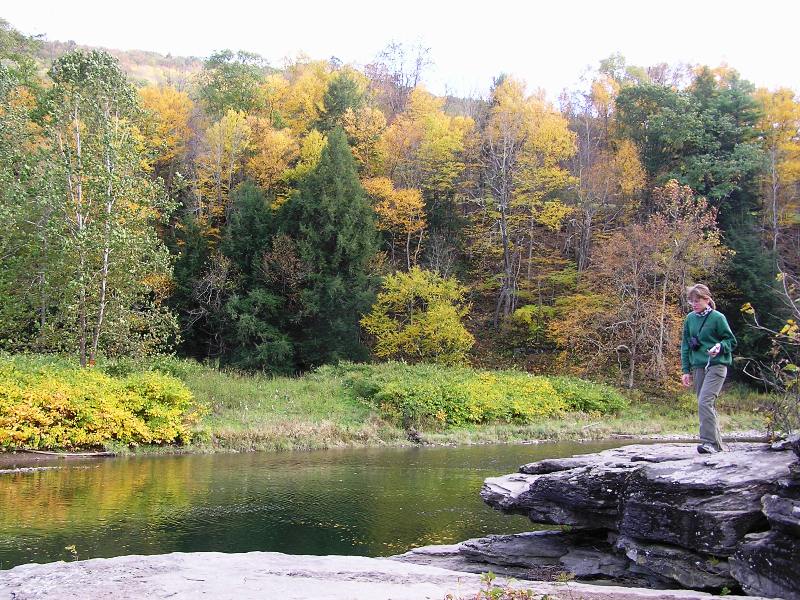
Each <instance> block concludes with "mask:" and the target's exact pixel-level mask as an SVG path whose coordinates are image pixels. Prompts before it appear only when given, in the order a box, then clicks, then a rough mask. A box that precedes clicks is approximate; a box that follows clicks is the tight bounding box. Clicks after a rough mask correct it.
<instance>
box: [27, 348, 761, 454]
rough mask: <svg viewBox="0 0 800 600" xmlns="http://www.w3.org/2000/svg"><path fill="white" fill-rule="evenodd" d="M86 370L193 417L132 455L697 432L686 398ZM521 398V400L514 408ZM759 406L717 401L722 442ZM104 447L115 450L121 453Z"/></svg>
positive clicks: (506, 380) (349, 376)
mask: <svg viewBox="0 0 800 600" xmlns="http://www.w3.org/2000/svg"><path fill="white" fill-rule="evenodd" d="M14 361H15V362H16V363H17V364H18V365H23V366H26V367H28V368H34V367H38V366H41V365H43V364H54V363H55V364H59V365H62V366H63V365H65V364H69V361H64V360H63V359H52V358H47V357H14ZM96 368H97V369H99V370H101V371H102V372H103V373H105V374H108V375H109V376H112V377H119V378H125V377H130V376H131V375H132V374H136V373H141V372H142V371H157V372H159V373H162V374H164V375H168V376H172V377H175V378H176V379H178V380H180V381H182V382H183V383H184V384H185V386H186V387H187V388H188V389H189V390H190V391H191V392H192V394H193V395H194V398H195V400H196V401H197V402H198V403H199V405H201V406H203V407H205V414H204V415H203V416H202V417H201V418H200V419H199V421H197V422H196V423H194V424H193V425H192V431H193V436H192V440H191V442H190V443H189V444H187V445H185V446H183V447H176V446H164V447H160V448H159V447H154V446H149V447H148V446H143V447H141V448H140V450H139V451H148V452H158V451H168V452H174V451H179V452H180V451H189V452H216V451H253V450H267V451H274V450H291V449H302V450H310V449H325V448H336V447H367V446H384V445H408V444H412V443H420V442H421V443H431V444H478V443H508V442H522V441H531V440H577V439H600V438H608V437H611V436H614V435H630V436H636V437H648V436H691V435H693V434H695V432H696V431H697V415H696V408H695V404H694V398H693V397H692V396H691V395H690V394H684V395H682V396H675V397H672V398H669V399H663V398H662V399H658V400H653V399H652V398H647V397H644V396H643V395H641V394H635V395H630V394H628V395H625V398H624V399H623V400H622V402H621V403H620V400H621V399H622V396H623V395H622V394H620V392H618V391H617V390H613V389H612V388H609V387H607V386H595V385H593V384H588V383H586V382H581V381H580V380H574V379H569V378H541V377H539V378H531V377H530V376H528V375H526V374H523V373H518V372H487V371H476V370H471V369H443V368H439V367H430V366H421V367H410V366H408V365H402V364H398V363H389V364H382V365H344V366H341V367H323V368H322V369H320V370H318V371H315V372H313V373H310V374H307V375H305V376H303V377H276V378H272V377H265V376H260V375H251V374H242V373H235V372H228V371H220V370H217V369H213V368H210V367H206V366H203V365H200V364H198V363H196V362H193V361H187V360H180V359H174V358H160V359H153V360H149V361H147V362H135V361H117V362H113V363H106V364H100V365H99V366H98V367H96ZM521 389H522V390H523V391H525V390H527V393H529V395H530V398H528V399H525V398H522V400H524V402H522V401H521V400H520V393H521V392H519V390H521ZM431 398H433V400H431ZM759 401H760V398H759V397H758V396H757V395H754V394H752V393H750V392H748V391H746V390H744V389H740V388H732V389H729V390H727V391H726V392H725V393H724V394H723V397H722V399H721V401H720V406H719V408H720V413H721V422H722V429H723V432H724V433H730V432H739V431H752V430H757V429H760V428H761V427H762V423H761V419H760V418H759V416H758V414H757V413H756V411H755V408H756V406H757V405H758V403H759ZM463 406H467V407H468V410H462V407H463ZM107 446H110V447H111V448H112V449H115V450H118V451H119V450H123V449H124V445H122V444H114V443H111V444H108V445H107Z"/></svg>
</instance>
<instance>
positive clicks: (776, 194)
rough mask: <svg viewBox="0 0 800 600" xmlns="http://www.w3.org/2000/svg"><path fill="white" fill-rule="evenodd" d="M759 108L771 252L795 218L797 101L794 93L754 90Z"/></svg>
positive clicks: (799, 145)
mask: <svg viewBox="0 0 800 600" xmlns="http://www.w3.org/2000/svg"><path fill="white" fill-rule="evenodd" d="M756 100H757V101H758V104H759V106H760V108H761V118H760V119H759V123H758V125H759V129H760V130H761V132H762V135H763V138H762V139H763V144H764V149H765V150H766V152H767V158H768V161H769V162H768V168H767V173H766V176H765V177H764V181H763V187H764V196H765V198H766V206H767V210H766V211H765V213H764V216H765V217H766V219H768V221H769V224H768V227H769V228H770V229H771V234H772V250H773V251H775V250H777V248H778V239H779V237H780V233H781V228H782V227H784V226H785V225H786V224H787V223H789V222H790V221H792V220H796V215H797V209H798V205H797V184H798V182H800V102H798V101H797V99H796V98H795V94H794V91H793V90H790V89H787V88H781V89H779V90H776V91H774V92H770V91H769V90H766V89H763V88H762V89H759V90H757V91H756Z"/></svg>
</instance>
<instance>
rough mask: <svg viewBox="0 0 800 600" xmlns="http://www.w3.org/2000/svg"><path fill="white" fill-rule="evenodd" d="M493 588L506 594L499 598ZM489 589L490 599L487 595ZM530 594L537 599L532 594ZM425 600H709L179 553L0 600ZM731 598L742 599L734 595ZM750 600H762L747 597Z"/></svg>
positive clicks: (33, 579) (80, 574)
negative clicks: (545, 599) (542, 599)
mask: <svg viewBox="0 0 800 600" xmlns="http://www.w3.org/2000/svg"><path fill="white" fill-rule="evenodd" d="M492 587H496V588H499V591H498V592H495V593H494V594H492V592H490V591H489V590H490V589H491V588H492ZM482 590H483V592H482ZM526 590H530V591H531V596H528V595H526V594H525V592H526ZM201 596H202V597H209V598H215V599H217V600H228V599H230V600H234V599H235V600H251V599H252V600H262V599H263V598H281V599H282V600H295V599H297V600H305V599H307V598H315V599H316V600H345V599H347V600H350V599H352V598H374V599H376V600H377V599H385V598H391V599H392V600H423V599H439V598H446V597H447V598H452V599H453V600H462V599H467V598H469V599H474V598H487V599H488V598H496V599H497V600H512V599H516V598H527V597H545V596H546V597H549V598H553V599H554V600H559V599H562V598H563V599H565V600H577V599H581V600H638V599H641V600H707V599H708V600H710V599H711V598H713V596H712V595H710V594H705V593H702V592H694V591H686V590H650V589H643V588H623V587H616V586H592V585H587V584H580V583H573V582H565V583H554V582H534V581H525V582H507V581H503V580H496V581H495V582H494V585H489V586H487V584H486V583H485V581H484V579H483V578H482V577H481V576H479V575H473V574H469V573H456V572H454V571H448V570H445V569H440V568H436V567H428V566H422V565H414V564H409V563H400V562H396V561H392V560H385V559H377V558H366V557H358V556H296V555H288V554H280V553H275V552H248V553H246V554H222V553H218V552H207V553H205V552H204V553H191V554H183V553H173V554H164V555H156V556H121V557H117V558H111V559H102V558H100V559H93V560H86V561H79V562H71V563H64V562H57V563H50V564H45V565H35V564H30V565H22V566H19V567H15V568H13V569H10V570H8V571H4V572H3V576H2V579H0V600H10V599H12V598H13V599H14V600H34V599H35V600H56V599H57V600H82V599H84V598H95V599H96V600H106V599H112V598H113V599H114V600H139V599H142V598H170V599H171V600H194V599H195V598H199V597H201ZM728 597H729V598H731V599H739V598H745V597H743V596H728ZM747 598H749V599H750V600H754V599H755V597H753V596H748V597H747Z"/></svg>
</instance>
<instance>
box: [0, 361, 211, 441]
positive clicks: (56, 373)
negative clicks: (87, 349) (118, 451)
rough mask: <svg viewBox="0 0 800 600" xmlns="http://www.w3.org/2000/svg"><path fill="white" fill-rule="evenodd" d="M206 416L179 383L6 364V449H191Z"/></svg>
mask: <svg viewBox="0 0 800 600" xmlns="http://www.w3.org/2000/svg"><path fill="white" fill-rule="evenodd" d="M201 413H202V408H201V407H198V406H197V405H196V404H195V403H194V401H193V398H192V395H191V392H190V391H189V390H188V389H187V388H186V386H185V385H184V384H183V383H181V382H180V381H179V380H178V379H175V378H174V377H170V376H168V375H164V374H161V373H153V372H147V373H135V374H132V375H129V376H127V377H124V378H115V377H111V376H109V375H107V374H105V373H103V372H102V371H99V370H96V369H91V368H90V369H78V368H70V367H63V366H38V367H30V366H27V365H24V364H17V363H15V361H14V359H11V358H0V447H2V448H8V449H11V448H29V449H45V448H86V447H101V446H104V445H105V444H107V443H109V442H115V443H121V444H126V445H136V444H143V443H144V444H147V443H157V444H162V443H171V442H181V443H183V442H186V441H188V440H189V439H190V437H191V431H190V425H191V423H192V422H193V421H195V420H196V419H197V418H198V417H199V415H200V414H201Z"/></svg>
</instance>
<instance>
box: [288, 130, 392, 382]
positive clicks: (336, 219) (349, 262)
mask: <svg viewBox="0 0 800 600" xmlns="http://www.w3.org/2000/svg"><path fill="white" fill-rule="evenodd" d="M284 209H285V212H284V215H283V216H284V219H285V220H284V223H285V225H284V227H285V230H286V232H287V233H289V235H291V236H292V237H293V238H294V240H295V242H296V245H297V252H298V256H299V258H300V260H301V261H302V262H303V263H304V264H305V266H306V269H307V273H308V274H307V277H306V285H305V287H304V289H303V291H302V293H301V295H300V304H301V311H300V315H299V318H298V323H297V324H298V327H297V330H296V332H295V336H296V338H297V347H298V353H299V362H300V365H299V366H300V368H301V369H305V368H310V367H314V366H316V365H320V364H325V363H329V362H336V361H338V360H363V359H365V358H366V357H367V351H366V348H365V347H364V345H363V344H362V341H361V335H360V329H359V320H360V318H361V316H362V315H364V314H365V313H366V312H367V311H368V310H369V308H370V306H371V305H372V303H373V301H374V297H375V290H376V287H377V283H378V282H377V277H376V276H375V275H374V274H372V273H370V270H369V266H370V262H371V260H372V258H373V257H374V255H375V252H376V251H377V247H378V242H377V234H376V230H375V223H374V216H373V212H372V209H371V208H370V206H369V203H368V201H367V198H366V195H365V193H364V190H363V189H362V187H361V184H360V183H359V181H358V177H357V175H356V164H355V160H354V159H353V155H352V154H351V152H350V148H349V146H348V145H347V139H346V137H345V134H344V132H343V131H342V129H341V127H336V128H335V129H334V130H333V131H332V132H331V133H330V135H329V137H328V145H327V146H326V147H325V150H323V152H322V157H321V158H320V161H319V164H318V165H317V167H316V168H315V169H314V170H313V171H312V172H311V173H309V174H308V176H307V177H306V178H305V179H304V180H303V181H302V182H301V185H300V189H299V191H298V193H297V194H295V195H294V196H293V197H292V199H291V200H290V201H289V202H287V204H286V205H285V207H284Z"/></svg>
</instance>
